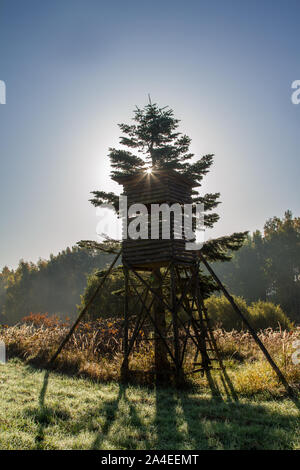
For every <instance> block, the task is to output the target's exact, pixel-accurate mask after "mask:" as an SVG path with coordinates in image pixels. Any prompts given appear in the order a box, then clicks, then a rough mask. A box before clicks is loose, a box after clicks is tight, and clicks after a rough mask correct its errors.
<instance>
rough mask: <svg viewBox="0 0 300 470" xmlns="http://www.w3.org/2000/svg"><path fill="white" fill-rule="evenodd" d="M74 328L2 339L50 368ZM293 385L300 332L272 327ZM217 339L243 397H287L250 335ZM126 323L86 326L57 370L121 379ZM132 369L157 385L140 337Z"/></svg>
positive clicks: (17, 353)
mask: <svg viewBox="0 0 300 470" xmlns="http://www.w3.org/2000/svg"><path fill="white" fill-rule="evenodd" d="M67 331H68V328H67V326H66V325H60V324H57V323H55V324H53V325H52V326H51V325H49V324H47V325H45V324H43V323H40V324H34V323H33V322H31V323H25V324H19V325H16V326H12V327H2V329H1V330H0V339H1V340H3V341H4V342H5V344H6V347H7V352H8V357H20V358H21V359H23V360H24V361H26V362H27V363H31V364H35V365H37V366H39V367H44V366H45V365H46V363H47V361H48V360H49V359H50V357H51V355H52V354H53V353H54V351H55V350H56V348H57V347H58V345H59V344H60V342H61V340H62V339H63V337H64V336H65V334H66V332H67ZM259 336H260V339H261V340H262V341H263V343H264V344H265V346H266V347H267V349H268V350H269V352H270V353H271V355H272V356H273V358H274V359H275V360H276V362H277V364H278V365H279V366H280V367H281V368H282V370H283V372H284V374H285V375H286V377H287V379H288V381H289V382H290V384H291V385H293V386H294V387H295V388H299V384H300V365H294V364H293V363H292V360H291V355H292V353H293V346H292V344H293V342H294V341H295V340H296V339H299V337H300V328H296V329H294V330H293V331H291V332H287V331H282V330H277V331H275V330H272V329H267V330H264V331H262V332H260V333H259ZM215 337H216V340H217V343H218V345H219V349H220V351H221V353H222V356H223V359H224V361H225V364H226V367H227V371H228V375H229V377H230V379H231V381H232V384H233V386H234V388H235V390H236V391H237V392H238V393H239V394H241V395H247V396H249V395H251V394H254V393H260V392H269V393H271V394H273V395H282V394H284V390H283V388H282V387H281V385H280V384H279V383H278V380H277V377H276V376H275V375H274V373H273V371H272V369H271V368H270V366H269V364H268V363H267V362H266V361H265V359H264V357H263V355H262V353H261V351H260V349H259V348H258V346H257V345H256V343H255V342H254V340H253V338H252V337H251V335H250V334H249V333H247V332H237V331H234V330H233V331H231V332H225V331H223V330H221V329H217V330H215ZM121 338H122V323H121V321H116V320H109V319H108V320H101V321H98V322H94V323H86V324H82V325H81V326H80V327H79V328H78V329H77V330H76V333H75V334H74V336H73V338H72V340H71V341H70V343H69V344H68V346H67V347H66V349H64V350H63V352H62V353H61V355H60V356H59V358H58V360H57V363H56V370H58V371H61V372H65V373H69V374H73V375H76V376H79V377H88V378H91V379H93V380H96V381H99V382H111V381H115V382H118V381H120V379H121V377H120V367H121V360H122V340H121ZM192 361H193V351H192V348H191V346H190V350H189V354H188V356H187V362H186V364H185V368H186V371H189V370H191V369H192ZM130 367H131V369H133V370H137V371H140V372H139V373H135V375H134V381H135V382H136V383H139V384H151V383H152V382H153V374H152V373H151V371H153V350H152V348H151V343H150V342H147V341H142V338H141V337H140V338H139V341H138V347H137V349H136V351H135V353H134V354H133V355H132V357H131V362H130ZM192 377H193V379H192V381H193V383H194V384H198V385H201V386H202V387H204V388H208V383H207V380H206V378H205V377H201V376H200V374H195V375H194V376H192Z"/></svg>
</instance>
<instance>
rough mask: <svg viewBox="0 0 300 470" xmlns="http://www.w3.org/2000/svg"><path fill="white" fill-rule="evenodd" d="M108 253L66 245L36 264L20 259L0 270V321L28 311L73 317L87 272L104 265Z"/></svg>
mask: <svg viewBox="0 0 300 470" xmlns="http://www.w3.org/2000/svg"><path fill="white" fill-rule="evenodd" d="M111 259H112V255H110V254H104V253H99V252H95V251H94V252H93V251H87V250H84V249H81V248H78V247H73V248H71V249H70V248H67V249H66V250H64V251H62V252H61V253H59V254H58V255H57V256H53V255H51V256H50V259H49V260H40V261H39V262H38V263H37V264H34V263H30V262H25V261H23V260H21V261H20V263H19V266H18V268H17V269H16V270H10V269H8V268H7V267H5V268H4V269H3V270H2V272H1V273H0V322H1V323H6V324H14V323H16V322H18V321H20V320H21V319H22V318H23V317H25V316H27V315H29V314H30V313H46V312H47V313H49V315H51V314H58V315H59V316H60V317H62V318H65V317H67V316H68V317H71V318H72V317H74V316H75V315H76V313H77V308H76V305H77V304H80V301H81V299H80V295H81V294H82V293H83V291H84V289H85V286H86V283H87V277H88V275H89V274H90V273H91V272H93V271H94V270H96V269H102V268H104V267H105V266H106V265H107V263H109V262H110V260H111Z"/></svg>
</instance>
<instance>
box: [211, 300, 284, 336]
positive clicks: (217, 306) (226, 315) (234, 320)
mask: <svg viewBox="0 0 300 470" xmlns="http://www.w3.org/2000/svg"><path fill="white" fill-rule="evenodd" d="M233 298H234V301H235V303H236V304H237V306H238V307H239V308H240V310H241V311H242V313H243V315H244V316H245V317H246V319H247V320H248V321H249V322H250V324H251V325H252V326H253V328H254V329H255V330H257V331H259V330H261V329H265V328H269V327H271V328H278V327H281V328H283V329H289V328H290V327H291V322H290V321H289V319H288V318H287V316H286V315H285V313H284V312H283V310H282V308H281V307H280V306H279V305H275V304H273V303H272V302H264V301H262V300H259V301H258V302H253V303H252V304H251V305H250V306H248V305H247V303H246V301H245V300H244V299H243V298H242V297H235V296H233ZM205 304H206V307H207V311H208V315H209V317H210V318H211V321H212V325H213V326H214V327H222V328H224V330H226V331H231V330H233V329H234V330H238V331H240V330H243V329H247V327H246V326H245V325H244V323H243V321H242V320H241V319H240V317H239V316H238V315H237V314H236V312H235V311H234V310H233V308H232V306H231V305H230V303H229V302H228V300H227V299H226V298H225V297H224V296H221V297H220V296H216V295H212V296H211V297H209V298H208V299H207V300H206V301H205Z"/></svg>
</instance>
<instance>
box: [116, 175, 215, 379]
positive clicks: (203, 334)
mask: <svg viewBox="0 0 300 470" xmlns="http://www.w3.org/2000/svg"><path fill="white" fill-rule="evenodd" d="M116 181H117V182H118V183H120V184H122V185H123V195H124V196H127V207H126V210H125V213H123V214H122V217H123V241H122V262H123V269H124V278H125V305H124V361H123V367H122V370H123V374H124V376H126V375H127V373H128V371H129V356H130V353H131V351H132V350H133V348H134V345H135V344H136V342H137V339H138V338H139V337H140V333H142V336H143V337H144V338H145V340H147V341H148V342H151V341H152V342H153V343H154V351H155V354H154V356H155V368H154V371H153V372H154V373H155V374H156V376H157V377H158V378H159V377H160V378H162V377H164V378H165V379H166V378H167V380H170V377H169V376H170V375H173V376H175V377H176V380H177V381H178V380H179V381H181V379H182V377H183V368H184V359H185V354H186V350H187V343H188V342H189V341H192V343H193V345H194V346H195V347H196V351H195V361H196V360H197V357H198V353H200V354H201V362H198V363H197V362H195V365H197V366H199V367H198V369H197V370H198V371H199V370H201V371H204V370H208V369H210V367H211V358H210V357H209V355H208V352H207V341H210V342H211V341H213V339H212V340H211V338H210V337H209V328H208V322H207V319H206V313H205V309H204V303H203V298H202V295H201V289H200V284H199V276H198V271H199V268H198V265H199V260H198V258H197V256H196V253H195V252H194V251H189V250H187V249H186V241H187V240H186V237H185V231H184V229H183V227H184V220H183V219H184V217H185V215H184V211H183V207H184V205H185V204H192V191H193V188H194V187H196V186H198V185H199V184H198V183H197V182H195V181H194V180H192V179H190V178H188V177H186V176H184V175H182V174H180V173H178V172H177V171H174V170H170V169H154V170H152V171H151V172H146V171H142V172H141V171H138V172H136V173H135V174H133V175H130V176H122V177H119V178H118V179H116ZM139 204H143V205H144V207H146V212H145V213H144V216H145V219H144V221H145V227H146V228H147V229H146V231H145V232H144V233H143V234H140V236H139V237H136V238H135V239H132V238H130V236H128V235H129V234H128V224H130V223H131V222H132V221H133V220H134V219H135V218H136V216H137V212H136V210H137V211H139V209H140V208H139V206H138V205H139ZM174 204H175V205H177V209H178V207H179V209H180V211H181V212H180V213H181V216H180V217H181V219H178V212H177V216H176V217H177V218H176V217H175V215H174V212H173V207H174ZM132 205H137V206H134V208H133V210H132V211H131V213H130V211H129V213H128V209H129V208H130V207H131V208H132ZM153 205H159V209H160V211H159V212H160V215H159V217H158V218H156V224H155V223H153V219H152V213H153V212H152V211H153ZM162 206H165V209H166V207H167V208H168V209H169V210H168V209H166V211H165V212H164V211H163V210H162V211H161V208H162ZM170 209H171V210H170ZM128 214H129V215H128ZM192 218H193V217H192ZM166 221H169V222H170V223H169V226H168V227H169V237H168V236H166V235H167V234H166V232H165V231H164V230H165V229H164V222H166ZM180 221H181V223H179V222H180ZM154 232H155V233H154ZM124 235H125V236H124ZM126 237H127V238H126ZM137 305H139V307H140V308H139V313H136V311H137ZM139 340H140V339H139ZM210 349H211V350H213V347H212V346H211V348H210ZM197 370H196V368H195V367H194V371H195V372H196V371H197Z"/></svg>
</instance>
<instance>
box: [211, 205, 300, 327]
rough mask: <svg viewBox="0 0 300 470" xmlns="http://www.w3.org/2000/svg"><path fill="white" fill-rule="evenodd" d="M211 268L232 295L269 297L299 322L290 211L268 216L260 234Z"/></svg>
mask: <svg viewBox="0 0 300 470" xmlns="http://www.w3.org/2000/svg"><path fill="white" fill-rule="evenodd" d="M215 269H216V271H217V272H218V274H219V275H220V277H221V278H222V280H223V281H224V282H225V284H226V285H227V286H228V288H229V289H230V290H231V292H233V293H234V294H235V295H239V296H242V297H244V299H245V300H247V302H253V301H257V300H272V302H275V303H278V304H280V305H281V307H282V308H283V310H284V311H285V312H286V313H287V314H288V316H289V318H290V319H292V320H295V321H296V322H297V323H299V322H300V218H299V217H298V218H297V217H296V218H293V216H292V213H291V211H286V212H285V214H284V217H283V218H282V219H280V218H279V217H272V218H271V219H268V220H267V221H266V223H265V226H264V234H263V235H262V234H261V233H260V232H259V231H256V232H254V233H253V235H252V236H251V237H250V236H249V237H248V239H247V240H246V242H245V244H244V246H243V247H242V248H241V250H240V251H238V252H237V253H235V254H234V256H233V260H232V261H231V263H226V264H220V263H216V264H215Z"/></svg>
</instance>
